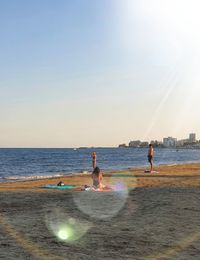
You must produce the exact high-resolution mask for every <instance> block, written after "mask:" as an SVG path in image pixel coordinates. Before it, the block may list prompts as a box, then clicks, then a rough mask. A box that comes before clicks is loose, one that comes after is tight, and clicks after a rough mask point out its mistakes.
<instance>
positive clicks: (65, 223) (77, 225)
mask: <svg viewBox="0 0 200 260" xmlns="http://www.w3.org/2000/svg"><path fill="white" fill-rule="evenodd" d="M46 225H47V227H48V229H49V230H50V231H51V232H52V233H53V234H54V235H55V236H56V237H57V239H58V240H60V241H64V242H68V243H72V242H75V241H77V240H78V239H80V238H81V237H82V236H83V235H85V233H87V231H88V230H89V229H90V228H91V223H89V222H88V221H84V220H80V219H78V218H73V217H71V216H69V214H67V213H65V212H63V211H62V210H60V209H56V210H53V211H52V212H51V213H48V214H46Z"/></svg>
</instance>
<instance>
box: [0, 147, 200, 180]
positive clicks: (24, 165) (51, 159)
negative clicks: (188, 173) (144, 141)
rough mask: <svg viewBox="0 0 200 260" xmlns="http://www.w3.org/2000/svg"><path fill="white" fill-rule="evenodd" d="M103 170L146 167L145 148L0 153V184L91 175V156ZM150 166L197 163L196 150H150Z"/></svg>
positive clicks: (16, 150) (5, 151)
mask: <svg viewBox="0 0 200 260" xmlns="http://www.w3.org/2000/svg"><path fill="white" fill-rule="evenodd" d="M92 151H96V153H97V165H98V166H99V167H100V168H101V169H103V170H111V169H113V170H119V169H126V168H130V167H146V166H148V162H147V148H127V149H126V148H95V149H91V148H81V149H80V148H79V149H71V148H70V149H57V148H55V149H32V148H30V149H18V148H16V149H15V148H8V149H7V148H2V149H0V181H6V180H22V179H30V178H42V177H50V176H56V175H67V174H70V173H72V174H74V173H78V172H83V171H91V170H92V163H91V153H92ZM154 151H155V156H154V163H155V165H160V164H167V165H171V164H180V163H189V162H200V149H199V150H198V149H197V150H193V149H187V150H186V149H180V150H176V149H159V148H158V149H154Z"/></svg>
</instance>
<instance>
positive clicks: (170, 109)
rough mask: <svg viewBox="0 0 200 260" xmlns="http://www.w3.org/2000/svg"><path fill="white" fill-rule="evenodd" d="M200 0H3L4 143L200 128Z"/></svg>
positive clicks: (114, 141) (0, 95)
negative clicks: (28, 0)
mask: <svg viewBox="0 0 200 260" xmlns="http://www.w3.org/2000/svg"><path fill="white" fill-rule="evenodd" d="M199 8H200V3H199V2H198V0H190V1H189V0H182V1H181V0H173V1H172V0H168V1H159V0H141V1H136V0H123V1H121V0H110V1H107V0H102V1H94V0H84V1H80V0H73V1H69V0H68V1H66V0H61V1H57V2H56V1H53V0H43V1H38V0H36V1H32V2H27V1H25V0H19V1H13V0H11V1H9V2H8V1H6V0H3V1H1V2H0V22H1V23H0V24H1V25H0V32H1V39H2V40H1V42H0V55H1V59H0V147H5V148H6V147H12V148H14V147H16V148H17V147H19V148H20V147H24V148H25V147H35V148H40V147H41V148H48V147H56V148H59V147H61V148H62V147H69V148H70V147H71V148H74V147H82V146H83V147H85V146H87V147H116V146H117V145H118V144H121V143H126V144H128V142H129V141H130V140H137V139H139V140H142V141H151V140H155V139H157V140H159V141H162V138H163V137H168V136H173V137H176V138H178V139H185V138H187V137H188V135H189V133H192V132H194V133H196V135H197V139H198V138H199V136H200V120H198V114H199V112H200V104H199V97H200V89H199V83H200V76H199V71H198V69H199V65H200V48H199V44H200V31H199V26H200V16H199V13H198V10H199Z"/></svg>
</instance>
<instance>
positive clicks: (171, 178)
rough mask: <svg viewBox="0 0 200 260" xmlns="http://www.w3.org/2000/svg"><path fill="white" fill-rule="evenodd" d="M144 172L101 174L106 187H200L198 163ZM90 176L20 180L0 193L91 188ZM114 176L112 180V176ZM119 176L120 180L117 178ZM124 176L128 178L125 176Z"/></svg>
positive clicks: (2, 186)
mask: <svg viewBox="0 0 200 260" xmlns="http://www.w3.org/2000/svg"><path fill="white" fill-rule="evenodd" d="M144 169H145V168H129V169H126V170H109V171H105V172H103V176H104V179H103V182H104V183H105V184H106V185H109V183H110V182H111V179H112V180H113V179H115V180H116V178H117V179H120V180H123V181H124V182H125V184H126V186H127V187H128V188H136V187H152V186H158V185H159V186H175V185H180V186H184V185H192V186H193V185H194V186H199V185H200V163H188V164H173V165H160V166H155V167H154V171H155V172H153V173H146V172H144ZM90 175H91V172H83V173H74V174H70V175H61V176H55V177H50V178H48V177H45V178H41V179H40V178H39V179H33V180H32V179H31V180H20V181H13V180H12V181H10V182H2V183H0V192H1V191H6V190H7V191H8V190H15V189H17V190H18V191H19V190H21V191H23V189H26V190H27V189H29V190H32V191H42V190H44V189H42V188H41V187H42V186H45V185H49V184H54V185H56V184H57V183H58V182H59V181H62V182H64V183H65V184H67V185H76V186H83V185H91V184H92V182H91V176H90ZM114 175H115V176H114ZM118 175H120V176H118ZM127 175H128V176H127Z"/></svg>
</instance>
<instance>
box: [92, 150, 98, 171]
mask: <svg viewBox="0 0 200 260" xmlns="http://www.w3.org/2000/svg"><path fill="white" fill-rule="evenodd" d="M91 156H92V167H93V169H94V168H95V167H96V163H97V155H96V153H95V152H93V153H92V155H91Z"/></svg>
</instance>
